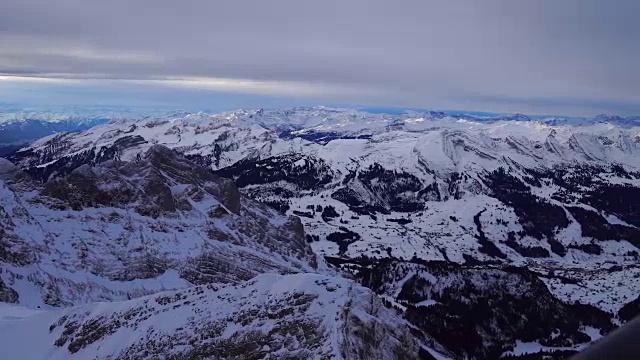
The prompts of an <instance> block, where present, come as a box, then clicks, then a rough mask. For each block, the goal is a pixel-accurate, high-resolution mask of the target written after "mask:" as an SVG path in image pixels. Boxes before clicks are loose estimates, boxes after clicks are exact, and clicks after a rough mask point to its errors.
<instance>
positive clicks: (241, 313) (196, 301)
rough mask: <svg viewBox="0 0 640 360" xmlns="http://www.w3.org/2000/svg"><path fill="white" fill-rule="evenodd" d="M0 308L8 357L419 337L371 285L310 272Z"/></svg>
mask: <svg viewBox="0 0 640 360" xmlns="http://www.w3.org/2000/svg"><path fill="white" fill-rule="evenodd" d="M0 314H2V315H0V339H2V344H3V346H2V348H3V357H4V358H6V359H24V360H27V359H33V360H36V359H51V360H53V359H88V358H91V359H158V358H198V359H203V358H225V359H226V358H267V357H268V358H271V357H274V356H275V357H278V358H315V359H321V358H322V359H325V358H326V359H364V358H376V359H407V358H413V357H414V356H415V354H416V353H417V352H418V349H419V347H420V342H419V340H418V338H416V337H414V336H413V335H411V333H410V331H409V326H408V325H407V324H406V323H405V322H404V320H402V319H401V318H400V317H398V316H397V315H396V314H395V313H394V312H393V311H392V310H390V309H386V308H385V307H384V306H383V305H382V303H381V302H380V300H379V299H377V297H376V296H375V295H374V294H373V293H371V291H369V290H367V289H365V288H363V287H362V286H359V285H357V284H355V283H354V282H351V281H348V280H344V279H340V278H336V277H327V276H322V275H315V274H297V275H273V274H264V275H259V276H257V277H256V278H254V279H252V280H250V281H248V282H246V283H244V284H242V285H240V286H214V285H208V286H199V287H192V288H188V289H183V290H180V291H172V292H161V293H157V294H154V295H151V296H146V297H141V298H138V299H135V300H130V301H125V302H117V303H96V304H90V305H84V306H77V307H71V308H67V309H62V310H51V311H28V310H22V309H20V308H10V307H6V306H3V307H2V308H0ZM26 338H29V346H23V341H24V339H26Z"/></svg>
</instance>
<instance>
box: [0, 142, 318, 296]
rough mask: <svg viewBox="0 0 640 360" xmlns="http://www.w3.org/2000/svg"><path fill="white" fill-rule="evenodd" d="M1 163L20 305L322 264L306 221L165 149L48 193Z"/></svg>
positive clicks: (7, 248) (12, 284) (9, 255)
mask: <svg viewBox="0 0 640 360" xmlns="http://www.w3.org/2000/svg"><path fill="white" fill-rule="evenodd" d="M0 165H1V166H0V167H1V168H2V179H0V193H1V195H2V196H0V205H1V207H0V222H1V224H2V228H1V233H0V241H1V243H2V251H0V261H1V266H2V274H1V277H2V279H3V283H4V287H5V288H7V289H13V290H14V291H15V293H16V294H17V296H12V295H5V297H8V298H12V299H14V301H15V302H19V303H22V304H26V305H45V304H46V305H52V306H59V305H72V304H79V303H84V302H90V301H103V300H122V299H127V298H131V297H135V296H139V295H143V294H146V293H152V292H156V291H159V290H163V289H172V288H181V287H185V286H188V285H190V284H204V283H214V282H218V283H238V282H240V281H244V280H248V279H250V278H252V277H254V276H255V275H257V274H260V273H264V272H277V273H294V272H309V271H316V269H317V267H318V265H317V261H316V256H315V255H314V254H313V253H312V251H311V249H310V247H309V246H308V244H307V243H306V241H305V238H304V231H303V227H302V224H301V223H300V221H299V220H298V219H297V218H295V217H286V216H282V215H280V214H278V213H277V212H276V211H275V210H273V209H270V208H269V207H267V206H265V205H262V204H259V203H257V202H255V201H253V200H250V199H248V198H246V197H244V196H242V195H241V194H240V193H239V192H238V190H237V188H236V187H235V185H234V184H233V183H232V182H231V181H229V180H227V179H224V178H220V177H218V176H216V175H213V174H211V173H210V172H208V171H206V170H205V169H203V168H200V167H198V166H197V165H195V164H192V163H190V162H189V161H187V160H186V159H184V158H183V157H182V156H180V155H178V154H177V153H175V152H174V151H172V150H169V149H167V148H165V147H162V146H154V147H151V148H149V149H148V150H147V151H146V152H145V153H144V154H141V156H140V158H139V159H137V160H136V161H133V162H118V161H111V162H105V163H103V164H101V165H100V166H97V167H91V166H89V165H83V166H81V167H78V168H77V169H75V170H74V171H72V172H71V173H70V174H69V175H68V176H66V177H60V178H56V179H55V180H52V181H50V182H48V183H46V184H44V185H40V184H37V183H34V182H33V181H31V179H30V178H29V176H28V175H26V174H24V173H23V172H22V171H21V170H19V169H17V168H15V167H14V166H13V165H11V164H10V163H8V162H7V161H6V160H2V163H0ZM7 291H10V290H7ZM10 294H13V293H12V292H10Z"/></svg>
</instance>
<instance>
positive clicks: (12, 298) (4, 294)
mask: <svg viewBox="0 0 640 360" xmlns="http://www.w3.org/2000/svg"><path fill="white" fill-rule="evenodd" d="M18 299H19V296H18V293H17V292H16V291H15V290H13V289H12V288H10V287H7V285H5V283H4V282H3V281H2V279H1V278H0V302H6V303H17V302H18Z"/></svg>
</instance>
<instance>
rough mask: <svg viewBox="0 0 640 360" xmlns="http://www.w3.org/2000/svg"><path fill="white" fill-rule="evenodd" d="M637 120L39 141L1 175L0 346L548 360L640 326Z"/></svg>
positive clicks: (344, 114)
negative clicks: (22, 342)
mask: <svg viewBox="0 0 640 360" xmlns="http://www.w3.org/2000/svg"><path fill="white" fill-rule="evenodd" d="M638 121H639V120H638V119H637V118H618V117H605V116H599V117H596V118H595V119H589V120H587V119H559V118H546V119H530V118H529V117H526V116H522V115H516V116H502V117H492V118H479V117H472V116H452V115H449V114H445V113H439V112H410V113H403V114H400V115H389V114H371V113H366V112H362V111H357V110H349V109H333V108H326V107H314V108H293V109H281V110H246V111H245V110H243V111H234V112H227V113H221V114H213V115H211V114H205V113H195V114H190V113H174V114H169V115H166V116H160V117H147V118H144V119H124V118H117V119H111V120H109V121H107V122H105V123H102V124H100V125H98V126H95V127H91V128H89V129H86V130H83V131H79V132H65V133H56V134H51V135H48V136H46V137H43V138H41V139H39V140H36V141H34V142H32V143H30V144H29V145H28V146H25V147H23V148H21V149H19V150H18V151H16V152H14V153H12V154H11V155H8V156H7V160H2V162H0V185H2V186H1V188H0V191H2V193H3V194H2V197H1V199H2V200H1V201H2V204H1V205H2V207H1V208H0V210H2V213H0V222H1V223H2V232H1V233H0V243H1V244H2V250H1V251H0V265H1V266H2V272H1V273H0V278H1V279H2V282H0V300H2V301H4V302H8V303H13V304H16V305H11V306H7V307H6V308H5V309H6V310H5V311H4V313H6V314H8V315H6V316H4V317H3V318H2V320H0V332H1V333H3V334H7V337H3V339H12V337H11V336H13V339H18V338H20V336H26V335H25V334H28V333H29V332H30V331H36V330H35V329H38V330H37V331H38V334H39V335H38V337H37V340H38V349H39V350H38V351H39V352H34V354H35V355H33V357H32V358H34V359H39V358H78V359H80V358H86V357H87V356H89V354H95V355H92V356H95V357H97V358H104V359H107V358H110V359H128V358H136V359H138V358H149V359H151V358H157V357H159V356H169V354H170V355H171V356H173V358H215V357H216V356H219V357H223V358H233V357H234V356H240V355H239V354H252V356H254V358H267V357H268V356H272V355H269V354H280V355H279V356H281V357H283V358H287V357H288V358H336V359H337V358H345V359H356V358H398V359H405V358H427V359H429V358H478V359H493V358H496V359H497V358H522V359H525V358H545V357H550V358H564V357H566V356H568V355H570V354H572V353H575V352H577V351H579V350H580V349H582V348H584V347H585V346H587V345H588V344H589V343H591V342H593V341H595V340H597V339H598V338H600V337H602V336H603V335H605V334H607V333H608V332H610V331H611V330H613V329H614V328H616V327H617V326H619V325H620V324H622V323H624V322H625V321H627V320H629V319H630V318H631V317H633V315H634V314H636V313H637V312H640V309H638V308H637V304H638V301H639V300H637V297H638V294H639V293H640V266H639V265H638V261H639V260H640V255H639V253H638V251H639V250H638V248H639V247H640V210H638V208H637V204H640V124H639V123H638ZM159 299H160V300H159ZM164 299H166V300H164ZM98 301H103V302H105V301H106V302H107V303H100V304H96V303H95V302H98ZM227 303H228V304H232V305H224V304H227ZM17 306H19V307H17ZM25 307H26V308H28V310H27V309H25ZM38 307H40V308H39V309H38ZM319 309H324V310H319ZM14 313H16V314H18V315H11V314H14ZM196 315H197V316H196ZM190 316H191V317H193V316H195V317H196V318H197V321H196V320H195V318H194V320H189V319H191V318H190ZM178 318H179V319H181V320H180V321H176V320H171V319H178ZM12 328H17V329H22V330H21V331H23V332H19V331H13V332H12V331H10V329H12ZM132 328H137V329H139V330H138V331H139V332H140V333H141V335H139V336H135V337H134V336H130V335H127V334H131V329H132ZM140 329H144V330H140ZM9 333H11V336H9ZM142 333H144V334H142ZM145 334H146V335H145ZM121 339H126V341H124V340H121ZM9 343H10V342H9V340H7V341H6V342H5V343H4V344H9ZM382 343H384V344H389V346H388V347H380V346H379V345H380V344H382ZM4 344H3V346H5V345H4ZM250 344H259V346H258V345H250ZM168 349H177V350H175V351H173V352H172V351H170V350H168ZM229 349H231V350H229ZM233 349H235V350H233ZM11 351H14V352H13V353H12V354H15V356H14V357H15V358H27V357H24V356H26V355H25V353H24V349H23V350H22V352H21V350H20V349H18V348H13V347H11ZM224 351H231V352H228V353H227V352H224ZM233 351H236V352H235V353H234V352H233ZM234 354H235V355H234ZM72 356H73V357H72Z"/></svg>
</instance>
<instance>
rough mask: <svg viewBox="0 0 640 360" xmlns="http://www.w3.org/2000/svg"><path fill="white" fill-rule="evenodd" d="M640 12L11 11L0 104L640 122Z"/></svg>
mask: <svg viewBox="0 0 640 360" xmlns="http://www.w3.org/2000/svg"><path fill="white" fill-rule="evenodd" d="M638 14H640V2H639V1H637V0H619V1H616V2H611V1H605V0H566V1H554V0H539V1H517V2H516V1H508V0H487V1H482V2H477V1H458V0H453V1H397V2H389V1H382V0H370V1H365V0H350V1H338V0H328V1H323V2H306V1H296V0H274V1H268V2H266V1H246V0H236V1H229V2H222V1H204V0H185V1H169V0H156V1H150V0H142V1H135V2H131V1H127V0H113V1H105V2H88V1H83V0H60V1H56V2H51V1H45V0H4V1H2V2H1V3H0V104H2V103H15V104H23V105H25V106H27V105H65V104H67V105H103V106H149V107H167V108H191V109H206V110H230V109H233V108H255V107H288V106H297V105H314V104H326V105H337V106H349V105H358V106H364V105H366V106H377V107H398V108H403V107H405V108H422V109H446V110H476V111H489V112H520V113H527V114H555V115H583V116H593V115H596V114H599V113H609V114H618V115H640V71H639V70H638V69H637V66H638V65H637V64H638V63H639V61H640V46H637V35H638V34H640V22H638V21H637V15H638Z"/></svg>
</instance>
